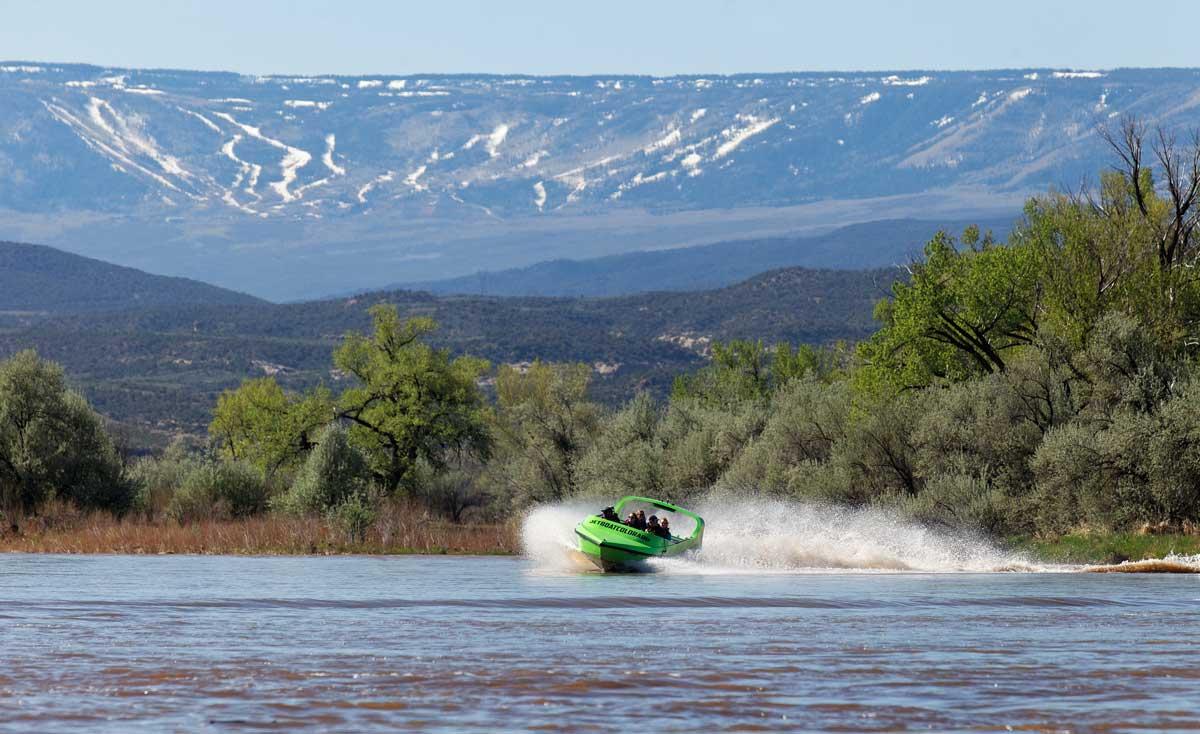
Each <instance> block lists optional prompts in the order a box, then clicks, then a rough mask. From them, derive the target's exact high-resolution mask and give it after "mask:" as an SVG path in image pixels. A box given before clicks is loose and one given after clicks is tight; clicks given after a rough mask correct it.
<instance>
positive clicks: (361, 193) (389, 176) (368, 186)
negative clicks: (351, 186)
mask: <svg viewBox="0 0 1200 734" xmlns="http://www.w3.org/2000/svg"><path fill="white" fill-rule="evenodd" d="M395 178H396V172H395V171H388V172H387V173H383V174H380V175H378V176H376V177H375V178H373V179H371V180H370V181H368V182H367V183H365V184H363V185H362V187H360V188H359V189H358V193H357V194H356V198H357V199H358V203H359V204H366V203H367V194H369V193H371V190H372V189H374V188H375V187H376V186H379V185H380V184H385V183H388V182H389V181H392V180H394V179H395Z"/></svg>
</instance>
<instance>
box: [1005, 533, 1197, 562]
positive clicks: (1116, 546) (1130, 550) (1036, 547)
mask: <svg viewBox="0 0 1200 734" xmlns="http://www.w3.org/2000/svg"><path fill="white" fill-rule="evenodd" d="M1008 545H1009V547H1011V548H1012V549H1013V550H1016V551H1020V552H1023V553H1026V554H1027V555H1029V556H1032V557H1034V558H1037V559H1038V560H1041V561H1045V562H1047V563H1071V564H1119V563H1126V562H1128V561H1149V560H1158V559H1163V558H1168V557H1170V556H1195V555H1198V554H1200V535H1184V534H1180V533H1164V534H1143V533H1095V534H1091V533H1089V534H1082V533H1079V534H1072V535H1063V536H1061V537H1058V538H1051V539H1035V538H1029V537H1018V538H1010V539H1009V540H1008Z"/></svg>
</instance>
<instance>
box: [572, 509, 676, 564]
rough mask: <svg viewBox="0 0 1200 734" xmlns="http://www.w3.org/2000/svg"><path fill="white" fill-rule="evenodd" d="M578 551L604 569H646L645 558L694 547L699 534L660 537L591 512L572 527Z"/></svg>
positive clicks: (670, 554) (649, 558) (653, 557)
mask: <svg viewBox="0 0 1200 734" xmlns="http://www.w3.org/2000/svg"><path fill="white" fill-rule="evenodd" d="M575 535H576V536H577V537H578V539H579V551H580V552H581V553H583V555H584V556H585V557H587V559H588V560H589V561H591V562H592V563H593V564H594V565H595V566H596V567H597V568H599V569H600V570H602V571H606V572H637V571H645V570H647V561H650V560H653V559H655V558H664V557H671V556H678V555H682V554H683V553H686V552H687V551H689V550H691V549H693V548H698V547H699V545H700V543H699V541H700V537H699V535H698V534H697V535H695V536H693V537H691V538H671V539H670V540H667V539H666V538H661V537H659V536H657V535H654V534H652V533H648V532H646V531H644V530H638V529H636V528H631V527H629V526H628V525H624V524H622V523H618V522H613V521H611V520H605V519H603V518H601V517H599V516H595V515H593V516H592V517H589V518H587V519H586V520H584V521H583V522H581V523H580V524H579V526H578V527H576V528H575Z"/></svg>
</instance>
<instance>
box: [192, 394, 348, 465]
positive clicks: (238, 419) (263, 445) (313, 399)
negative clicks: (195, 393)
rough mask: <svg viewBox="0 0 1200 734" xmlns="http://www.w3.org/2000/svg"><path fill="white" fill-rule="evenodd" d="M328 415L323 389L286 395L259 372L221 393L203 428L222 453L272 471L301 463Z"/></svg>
mask: <svg viewBox="0 0 1200 734" xmlns="http://www.w3.org/2000/svg"><path fill="white" fill-rule="evenodd" d="M331 420H333V399H332V397H331V396H330V393H329V390H328V389H326V388H324V387H318V388H314V389H313V390H311V391H309V393H308V394H307V395H304V396H297V395H289V394H287V393H285V392H284V390H283V388H282V387H281V386H280V385H279V383H278V382H276V381H275V378H273V377H261V378H258V379H253V380H246V381H244V382H242V385H241V387H239V388H237V389H236V390H226V391H225V392H223V393H221V396H220V397H219V398H218V399H217V406H216V408H215V409H214V410H213V420H212V423H211V424H209V428H208V433H209V436H211V437H212V439H213V440H214V441H215V442H216V443H217V445H218V446H219V447H220V450H221V453H222V455H223V456H225V457H226V458H228V459H231V460H234V461H246V462H249V463H250V464H252V465H254V466H255V467H257V468H258V469H259V471H261V472H263V473H264V474H267V475H272V474H274V473H275V472H277V471H279V470H281V469H289V468H293V467H294V466H296V465H297V464H299V463H300V462H302V461H303V460H304V457H305V455H306V454H307V453H308V452H309V451H311V450H312V448H313V446H314V445H315V441H314V437H315V435H316V434H317V432H318V431H320V430H321V429H322V427H323V426H325V425H327V424H328V423H329V422H330V421H331Z"/></svg>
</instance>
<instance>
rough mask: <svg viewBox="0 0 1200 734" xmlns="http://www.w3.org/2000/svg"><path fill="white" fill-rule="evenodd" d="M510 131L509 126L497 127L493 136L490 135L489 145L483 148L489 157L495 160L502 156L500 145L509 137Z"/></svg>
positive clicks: (493, 131)
mask: <svg viewBox="0 0 1200 734" xmlns="http://www.w3.org/2000/svg"><path fill="white" fill-rule="evenodd" d="M508 130H509V127H508V125H497V126H496V128H495V129H494V130H492V132H491V134H490V135H488V137H487V143H485V144H484V146H483V148H484V150H486V151H487V153H488V156H489V157H491V158H495V157H496V156H498V155H500V153H499V150H500V145H501V144H502V143H503V142H504V139H505V138H507V137H508Z"/></svg>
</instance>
